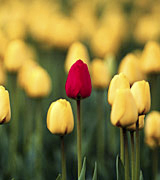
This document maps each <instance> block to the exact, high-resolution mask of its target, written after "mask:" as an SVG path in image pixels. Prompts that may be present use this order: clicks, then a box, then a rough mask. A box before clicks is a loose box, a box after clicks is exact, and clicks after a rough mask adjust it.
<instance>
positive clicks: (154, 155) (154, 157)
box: [152, 147, 158, 180]
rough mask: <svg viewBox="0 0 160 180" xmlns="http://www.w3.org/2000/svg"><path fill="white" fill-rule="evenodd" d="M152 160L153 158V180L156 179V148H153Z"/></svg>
mask: <svg viewBox="0 0 160 180" xmlns="http://www.w3.org/2000/svg"><path fill="white" fill-rule="evenodd" d="M152 153H153V154H152V158H153V159H152V160H153V166H152V167H153V180H156V178H157V174H158V148H157V147H156V148H155V149H153V152H152Z"/></svg>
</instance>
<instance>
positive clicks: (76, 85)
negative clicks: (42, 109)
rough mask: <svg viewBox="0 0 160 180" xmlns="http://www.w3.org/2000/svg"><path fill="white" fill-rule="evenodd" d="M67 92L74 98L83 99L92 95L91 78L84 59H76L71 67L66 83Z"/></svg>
mask: <svg viewBox="0 0 160 180" xmlns="http://www.w3.org/2000/svg"><path fill="white" fill-rule="evenodd" d="M65 90H66V94H67V96H68V97H70V98H73V99H81V98H86V97H88V96H90V94H91V91H92V85H91V78H90V75H89V71H88V67H87V65H86V64H85V63H84V62H83V61H82V60H78V61H76V62H75V63H74V64H73V65H72V66H71V68H70V70H69V73H68V77H67V81H66V85H65Z"/></svg>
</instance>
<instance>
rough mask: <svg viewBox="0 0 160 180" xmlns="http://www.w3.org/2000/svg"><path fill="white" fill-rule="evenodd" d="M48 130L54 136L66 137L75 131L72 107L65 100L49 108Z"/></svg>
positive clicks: (56, 102) (60, 100)
mask: <svg viewBox="0 0 160 180" xmlns="http://www.w3.org/2000/svg"><path fill="white" fill-rule="evenodd" d="M47 128H48V129H49V131H50V132H51V133H52V134H59V135H65V134H69V133H71V132H72V131H73V128H74V118H73V112H72V108H71V105H70V103H69V102H68V101H66V100H65V99H59V100H57V101H55V102H52V104H51V105H50V107H49V110H48V113H47Z"/></svg>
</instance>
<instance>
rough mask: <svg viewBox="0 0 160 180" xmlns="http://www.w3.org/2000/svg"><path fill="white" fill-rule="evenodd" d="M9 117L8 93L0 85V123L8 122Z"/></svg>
mask: <svg viewBox="0 0 160 180" xmlns="http://www.w3.org/2000/svg"><path fill="white" fill-rule="evenodd" d="M10 119H11V109H10V100H9V93H8V91H7V90H5V88H4V87H3V86H0V124H3V123H8V122H9V121H10Z"/></svg>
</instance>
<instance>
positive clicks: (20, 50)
mask: <svg viewBox="0 0 160 180" xmlns="http://www.w3.org/2000/svg"><path fill="white" fill-rule="evenodd" d="M34 56H35V54H34V53H33V51H32V49H30V48H29V47H28V46H27V45H26V44H25V43H24V42H23V41H21V40H13V41H11V42H10V43H9V44H8V46H7V49H6V53H5V57H4V65H5V67H6V69H7V70H8V71H10V72H17V71H18V70H19V68H20V67H21V66H22V64H23V63H24V61H25V60H26V59H30V58H31V59H32V58H34Z"/></svg>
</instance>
